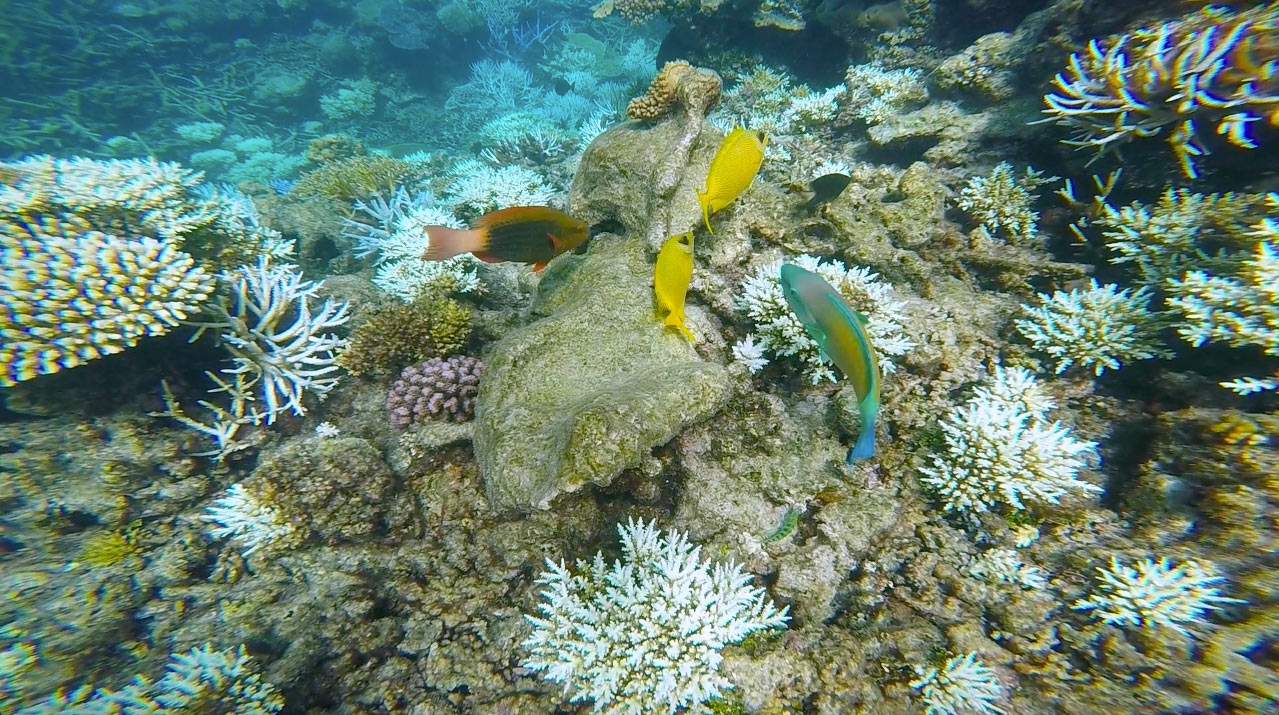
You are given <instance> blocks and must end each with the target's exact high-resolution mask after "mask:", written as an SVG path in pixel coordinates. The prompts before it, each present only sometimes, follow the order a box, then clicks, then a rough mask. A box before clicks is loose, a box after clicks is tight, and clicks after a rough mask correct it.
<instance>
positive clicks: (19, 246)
mask: <svg viewBox="0 0 1279 715" xmlns="http://www.w3.org/2000/svg"><path fill="white" fill-rule="evenodd" d="M0 262H3V264H4V266H5V269H4V271H3V272H0V298H2V300H0V303H2V304H3V307H0V338H2V339H3V343H2V344H0V366H3V368H2V370H0V386H5V387H9V386H12V385H14V384H16V383H18V382H21V381H23V380H30V379H32V378H35V377H38V376H40V375H47V374H50V373H55V372H58V371H60V370H65V369H68V368H72V367H75V366H77V365H80V364H83V363H85V362H87V361H89V360H93V359H95V358H99V357H102V356H105V355H110V354H113V353H118V352H120V351H122V350H124V349H125V348H128V347H132V346H133V345H136V344H137V343H138V341H139V340H141V339H142V338H145V337H149V336H156V335H163V334H165V333H167V332H169V331H170V330H172V329H173V328H174V327H176V326H177V325H179V323H180V322H181V321H182V320H183V319H184V318H186V317H187V314H188V313H191V312H193V311H196V310H198V309H199V306H200V305H201V304H202V303H204V302H205V301H206V300H208V298H209V297H210V296H211V295H212V294H213V291H214V287H215V285H216V283H215V281H214V278H213V276H210V275H208V274H207V273H205V272H204V270H203V269H201V268H200V267H199V266H197V265H196V263H195V259H193V258H192V257H191V256H190V255H188V254H186V253H184V252H182V251H179V250H178V249H177V248H175V247H174V246H173V244H171V243H168V242H164V241H157V240H155V239H151V238H138V239H121V238H116V237H114V236H109V235H107V234H104V233H100V232H98V231H93V230H89V228H88V223H87V222H85V221H83V220H80V219H75V218H72V219H69V220H65V221H63V220H58V219H54V218H48V219H44V220H40V221H33V222H30V223H25V224H15V223H9V222H3V223H0Z"/></svg>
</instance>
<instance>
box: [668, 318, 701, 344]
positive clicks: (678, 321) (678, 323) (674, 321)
mask: <svg viewBox="0 0 1279 715" xmlns="http://www.w3.org/2000/svg"><path fill="white" fill-rule="evenodd" d="M666 324H667V325H669V326H671V327H673V328H679V331H680V332H681V333H683V334H684V337H686V338H688V342H690V343H695V342H697V338H695V337H693V331H691V330H689V329H688V326H687V325H684V316H683V315H682V314H681V313H677V312H676V311H673V310H672V311H671V312H670V315H667V316H666Z"/></svg>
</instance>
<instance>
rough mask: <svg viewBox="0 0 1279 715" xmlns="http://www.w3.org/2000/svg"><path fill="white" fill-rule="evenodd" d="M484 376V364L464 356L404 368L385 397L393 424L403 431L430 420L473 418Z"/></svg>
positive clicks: (431, 360) (464, 419)
mask: <svg viewBox="0 0 1279 715" xmlns="http://www.w3.org/2000/svg"><path fill="white" fill-rule="evenodd" d="M483 374H484V363H482V362H480V361H479V360H478V359H476V358H473V357H466V356H461V355H455V356H453V357H451V358H448V359H441V358H431V359H430V360H427V361H426V362H423V363H420V364H418V365H413V366H411V367H406V368H404V371H403V372H401V373H400V378H399V379H398V380H396V381H395V382H394V383H393V384H392V385H391V390H390V392H388V393H387V395H386V408H387V409H388V410H390V411H391V424H394V425H395V426H396V427H401V428H403V427H408V426H409V425H411V424H413V423H414V422H422V421H425V420H428V419H446V420H452V421H454V422H465V421H467V420H469V419H471V415H472V414H474V412H475V396H476V395H477V394H478V393H479V389H480V376H481V375H483Z"/></svg>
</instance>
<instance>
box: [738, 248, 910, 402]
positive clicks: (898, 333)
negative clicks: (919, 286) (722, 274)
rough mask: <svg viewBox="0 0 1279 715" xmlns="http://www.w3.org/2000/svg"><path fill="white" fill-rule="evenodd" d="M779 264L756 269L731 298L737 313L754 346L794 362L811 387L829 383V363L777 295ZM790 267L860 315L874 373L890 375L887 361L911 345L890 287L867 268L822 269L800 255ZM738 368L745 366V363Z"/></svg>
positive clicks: (820, 264)
mask: <svg viewBox="0 0 1279 715" xmlns="http://www.w3.org/2000/svg"><path fill="white" fill-rule="evenodd" d="M782 263H783V261H774V262H772V263H769V264H767V265H765V266H761V267H760V268H759V269H757V270H756V271H755V273H754V275H752V276H751V277H750V278H748V279H746V282H745V283H744V284H743V285H742V292H741V293H740V294H739V295H738V296H737V298H736V304H737V308H738V309H739V310H741V311H742V312H744V313H746V315H747V317H749V318H750V319H751V320H752V321H753V322H754V323H755V326H756V328H757V329H758V335H759V343H758V345H759V346H762V347H763V348H764V349H766V350H768V351H770V352H772V353H773V354H774V355H776V356H779V357H791V356H793V357H795V358H796V359H798V360H799V361H800V363H801V364H802V365H803V369H804V374H805V375H807V376H808V379H809V381H811V382H812V383H814V384H816V383H819V382H821V381H823V380H830V381H834V379H835V373H834V371H832V370H831V366H830V363H829V362H828V361H827V360H826V359H825V358H824V357H823V356H822V354H821V350H820V348H818V346H817V343H815V342H813V339H812V338H810V337H808V333H807V332H806V331H805V330H804V326H803V324H802V323H800V322H799V318H797V317H795V313H793V312H792V311H791V309H790V305H788V304H787V302H786V297H785V296H784V295H783V294H782V286H781V281H780V279H779V277H778V270H779V269H780V268H781V265H782ZM791 263H794V264H795V265H797V266H799V267H801V268H804V269H807V270H809V271H812V272H814V273H816V274H817V275H819V276H821V277H822V278H824V279H826V281H827V282H829V283H830V284H831V285H832V286H834V288H835V290H837V291H839V293H840V295H842V296H843V297H844V299H845V300H847V301H848V304H849V305H851V306H852V307H853V309H855V310H857V311H859V312H861V313H864V314H865V315H866V318H867V325H866V332H867V334H869V335H870V340H871V343H872V344H873V345H874V346H875V351H876V354H877V355H878V356H879V366H880V369H881V370H883V371H884V372H885V373H891V372H893V371H894V370H895V369H896V365H895V364H894V363H893V358H895V357H898V356H901V355H904V354H905V353H906V352H907V351H908V350H910V349H911V348H913V347H914V346H915V343H914V342H913V341H911V339H910V338H908V337H906V335H905V334H904V329H903V327H902V325H903V323H904V322H905V317H904V315H903V312H902V311H903V309H904V308H905V303H903V302H902V301H900V300H897V299H896V298H894V297H893V287H892V285H891V284H888V283H884V282H882V281H880V280H879V275H878V274H876V273H873V272H872V271H871V270H870V269H868V268H862V267H858V266H854V267H853V268H845V267H844V264H843V263H841V262H839V261H831V262H829V263H827V262H824V261H821V260H819V259H817V258H815V257H813V256H809V255H801V256H798V257H796V258H795V259H793V260H792V261H791ZM753 352H754V351H753V350H752V353H753ZM760 357H762V356H760ZM744 364H747V365H748V366H749V364H750V363H744Z"/></svg>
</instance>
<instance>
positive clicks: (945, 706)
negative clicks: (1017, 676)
mask: <svg viewBox="0 0 1279 715" xmlns="http://www.w3.org/2000/svg"><path fill="white" fill-rule="evenodd" d="M915 672H916V673H917V674H918V675H919V677H918V678H916V679H915V680H912V681H911V682H910V687H912V688H915V689H916V690H918V691H919V698H920V700H922V701H923V704H924V715H999V713H1002V712H1003V710H1000V709H999V707H997V706H996V705H995V703H997V702H999V700H1000V699H1001V698H1003V695H1004V692H1003V688H1002V687H1000V685H999V680H998V679H996V678H995V671H993V670H991V669H990V668H988V667H986V665H985V664H984V663H982V662H981V661H980V660H978V659H977V654H976V653H966V654H964V655H957V656H955V657H953V658H951V659H949V660H947V661H946V662H945V663H944V664H943V665H942V667H940V668H932V667H929V668H919V667H918V666H917V667H916V668H915Z"/></svg>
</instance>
